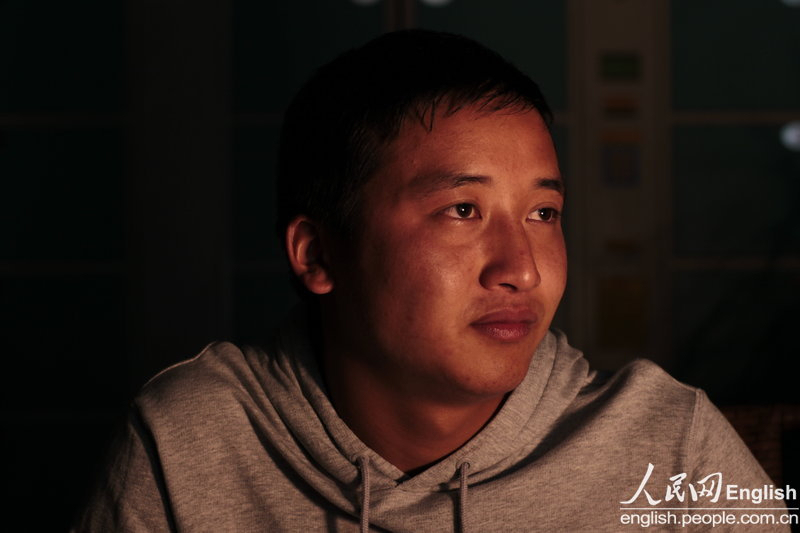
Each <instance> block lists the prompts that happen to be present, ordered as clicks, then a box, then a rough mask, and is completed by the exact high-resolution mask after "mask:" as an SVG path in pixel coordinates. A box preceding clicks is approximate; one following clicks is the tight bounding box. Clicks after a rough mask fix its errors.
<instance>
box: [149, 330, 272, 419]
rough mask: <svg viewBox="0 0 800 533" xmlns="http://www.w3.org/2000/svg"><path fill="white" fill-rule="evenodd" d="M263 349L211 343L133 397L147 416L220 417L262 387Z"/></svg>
mask: <svg viewBox="0 0 800 533" xmlns="http://www.w3.org/2000/svg"><path fill="white" fill-rule="evenodd" d="M266 358H267V356H266V354H265V353H264V352H262V351H259V350H256V349H252V348H246V349H244V350H243V349H240V348H239V347H238V346H236V345H234V344H232V343H229V342H216V343H212V344H209V345H208V346H206V348H205V349H204V350H203V351H201V352H200V353H199V354H198V355H196V356H194V357H192V358H191V359H187V360H185V361H181V362H179V363H176V364H174V365H172V366H170V367H168V368H166V369H164V370H162V371H161V372H159V373H158V374H156V376H154V377H153V378H152V379H150V380H149V381H148V382H147V383H146V384H145V385H144V387H142V390H141V391H140V393H139V394H138V395H137V397H136V399H135V400H134V404H135V406H136V407H137V408H138V410H139V411H140V412H141V413H142V415H143V417H144V418H145V419H151V418H166V417H169V418H173V419H181V418H184V417H189V418H197V417H204V416H217V414H218V413H224V412H225V411H226V410H227V409H230V408H232V407H234V406H236V405H238V404H240V403H242V400H243V397H244V396H252V395H253V394H257V391H258V390H259V389H261V388H262V386H261V384H260V382H261V380H260V378H259V367H261V366H263V365H264V364H265V361H266Z"/></svg>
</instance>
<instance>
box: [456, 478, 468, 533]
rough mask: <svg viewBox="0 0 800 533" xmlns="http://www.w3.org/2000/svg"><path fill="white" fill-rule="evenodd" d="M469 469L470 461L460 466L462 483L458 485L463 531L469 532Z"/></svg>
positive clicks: (459, 509) (464, 532) (462, 532)
mask: <svg viewBox="0 0 800 533" xmlns="http://www.w3.org/2000/svg"><path fill="white" fill-rule="evenodd" d="M468 470H469V463H466V462H464V463H461V464H460V465H459V466H458V473H459V474H460V478H461V483H460V485H459V487H458V519H459V521H460V522H461V533H466V532H467V489H468V488H469V483H468V481H467V471H468Z"/></svg>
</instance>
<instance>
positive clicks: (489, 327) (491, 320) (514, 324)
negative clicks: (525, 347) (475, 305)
mask: <svg viewBox="0 0 800 533" xmlns="http://www.w3.org/2000/svg"><path fill="white" fill-rule="evenodd" d="M537 321H538V316H537V315H536V313H534V312H533V311H531V310H529V309H503V310H499V311H493V312H491V313H487V314H485V315H483V316H482V317H480V318H479V319H477V320H476V321H474V322H472V323H471V324H470V326H472V328H473V329H475V330H476V331H478V332H479V333H481V334H482V335H485V336H486V337H489V338H490V339H492V340H495V341H500V342H515V341H519V340H522V339H524V338H525V337H527V336H528V335H529V334H530V333H531V331H532V330H533V327H534V325H535V324H536V322H537Z"/></svg>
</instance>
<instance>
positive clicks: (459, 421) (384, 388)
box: [322, 351, 504, 474]
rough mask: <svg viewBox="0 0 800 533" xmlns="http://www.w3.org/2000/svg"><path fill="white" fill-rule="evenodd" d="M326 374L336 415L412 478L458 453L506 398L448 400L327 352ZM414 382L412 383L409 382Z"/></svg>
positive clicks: (400, 377) (405, 378)
mask: <svg viewBox="0 0 800 533" xmlns="http://www.w3.org/2000/svg"><path fill="white" fill-rule="evenodd" d="M322 362H323V365H322V366H323V370H324V373H325V378H326V381H327V385H328V389H329V391H330V395H331V401H332V402H333V405H334V407H335V408H336V411H337V412H338V414H339V416H340V417H341V418H342V420H344V421H345V423H346V424H347V425H348V426H349V427H350V429H351V430H352V431H353V432H354V433H355V434H356V435H357V436H358V437H359V439H361V441H362V442H364V444H366V445H367V446H369V447H370V448H371V449H372V450H374V451H375V452H377V453H378V454H379V455H380V456H381V457H383V458H384V459H386V460H387V461H389V462H390V463H392V464H393V465H394V466H396V467H397V468H398V469H399V470H402V471H403V472H405V473H408V474H413V473H415V472H416V471H419V470H420V469H422V468H424V467H426V466H428V465H430V464H432V463H435V462H436V461H438V460H440V459H442V458H444V457H446V456H447V455H449V454H450V453H452V452H454V451H455V450H457V449H458V448H460V447H461V446H462V445H463V444H464V443H466V442H467V441H468V440H469V439H471V438H472V437H473V436H474V435H475V434H476V433H478V431H480V430H481V428H483V426H485V425H486V423H487V422H488V421H489V420H490V419H491V418H492V416H493V415H494V413H495V412H496V411H497V409H498V408H499V407H500V405H501V404H502V402H503V399H504V396H498V397H494V396H492V397H481V398H464V397H461V398H457V399H449V400H447V401H446V400H445V399H444V398H443V397H442V395H441V394H439V395H436V396H429V395H425V394H421V393H420V391H415V390H414V389H413V388H412V387H409V386H407V385H404V384H408V383H413V378H412V377H411V376H408V375H397V374H395V373H391V374H390V375H389V376H388V378H387V377H386V375H387V374H389V373H388V372H380V371H378V370H375V369H373V368H372V366H371V365H369V364H367V363H364V362H363V361H362V360H360V359H358V358H351V357H347V356H346V355H345V354H339V353H336V354H334V353H330V352H328V351H326V352H324V356H323V361H322ZM409 378H411V379H409Z"/></svg>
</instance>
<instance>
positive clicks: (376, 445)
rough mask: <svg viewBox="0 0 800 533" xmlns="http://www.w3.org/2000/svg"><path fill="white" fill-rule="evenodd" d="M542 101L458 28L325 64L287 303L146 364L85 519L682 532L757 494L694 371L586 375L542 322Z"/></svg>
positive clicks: (146, 523) (290, 147)
mask: <svg viewBox="0 0 800 533" xmlns="http://www.w3.org/2000/svg"><path fill="white" fill-rule="evenodd" d="M549 122H550V111H549V109H548V107H547V104H546V103H545V101H544V99H543V97H542V95H541V94H540V92H539V89H538V87H537V86H536V84H535V83H534V82H532V81H531V80H530V79H528V78H527V77H526V76H524V75H523V74H522V73H520V72H519V71H518V70H517V69H516V68H514V67H513V66H511V65H510V64H508V63H507V62H505V61H504V60H503V59H502V58H500V57H499V56H497V55H496V54H494V53H493V52H491V51H489V50H487V49H485V48H483V47H482V46H480V45H478V44H477V43H474V42H472V41H470V40H467V39H464V38H461V37H456V36H453V35H447V34H439V33H433V32H426V31H409V32H400V33H394V34H388V35H385V36H383V37H380V38H378V39H376V40H375V41H373V42H371V43H368V44H367V45H365V46H364V47H362V48H360V49H357V50H354V51H351V52H348V53H347V54H345V55H343V56H341V57H340V58H338V59H336V60H335V61H334V62H332V63H330V64H329V65H326V66H325V67H323V68H322V69H320V70H319V71H318V72H317V73H316V75H315V76H314V77H313V78H312V79H311V80H310V81H309V82H308V83H307V84H306V86H305V87H304V88H303V89H302V90H301V91H300V93H299V94H298V96H297V97H296V99H295V101H294V102H293V104H292V106H291V107H290V109H289V111H288V112H287V115H286V121H285V126H284V131H283V137H282V144H281V152H280V165H279V166H280V168H279V199H280V205H279V226H280V228H279V230H280V234H281V238H282V239H284V241H285V244H286V251H287V255H288V258H289V263H290V265H291V268H292V270H293V272H294V274H295V275H296V281H297V283H298V285H299V288H300V290H301V291H303V293H304V294H305V296H306V300H307V305H306V306H304V308H303V309H300V310H297V311H296V312H295V314H294V315H293V317H292V318H291V319H290V320H289V321H288V322H287V323H286V324H285V325H284V326H283V327H282V328H281V329H280V331H279V332H278V334H277V336H276V340H275V341H274V343H273V344H272V345H271V346H268V347H267V348H266V349H265V350H260V349H254V348H246V349H243V350H241V349H239V348H237V347H235V346H233V345H230V344H213V345H211V346H209V347H208V348H207V349H206V350H205V351H204V352H203V353H201V354H200V355H199V356H197V357H195V358H194V359H192V360H190V361H187V362H185V363H181V364H179V365H177V366H175V367H172V368H170V369H168V370H166V371H164V372H162V373H161V374H160V375H158V376H157V377H156V378H154V379H153V380H152V381H151V382H150V383H148V385H146V386H145V388H144V390H143V391H142V393H141V395H140V396H139V397H138V398H137V400H136V402H135V405H134V409H133V411H132V416H131V420H130V423H129V425H128V431H127V435H126V437H125V439H124V440H123V441H122V443H121V444H120V445H119V447H118V449H117V450H116V454H115V460H114V461H113V463H112V465H111V467H110V469H109V471H108V475H107V478H106V479H105V480H104V486H103V487H102V488H101V490H100V491H99V492H98V496H97V497H96V498H95V500H94V501H93V502H92V504H91V505H90V507H89V509H88V511H87V513H86V515H85V516H84V519H83V522H82V524H81V526H80V529H81V530H87V531H112V530H120V531H170V530H175V531H265V530H266V531H303V530H310V531H354V530H358V529H359V528H360V530H361V531H367V530H369V529H370V528H374V529H375V530H381V531H385V530H388V531H414V532H417V531H454V530H455V531H532V530H538V531H583V530H591V531H618V530H620V529H622V528H624V524H626V523H629V522H626V521H630V520H638V522H633V523H634V524H636V525H635V526H634V527H636V528H639V527H641V525H640V524H641V520H644V519H645V518H642V517H641V516H649V517H650V518H647V520H653V524H654V525H656V524H659V527H661V528H665V529H675V530H678V529H680V524H681V522H683V523H684V525H685V520H686V517H689V518H690V519H691V518H692V517H694V516H697V517H700V518H699V520H698V522H697V524H701V523H702V524H705V523H707V522H705V520H707V519H708V517H707V516H706V515H708V516H711V514H712V511H707V510H706V511H695V512H694V513H690V512H689V511H687V509H689V508H719V509H720V512H721V510H722V509H723V508H725V507H754V506H756V505H754V504H753V505H741V504H742V502H741V501H738V500H733V499H728V498H727V497H725V493H724V489H725V487H726V486H728V485H736V486H738V487H741V488H750V489H755V488H762V487H764V486H767V485H770V482H769V479H768V478H767V477H766V475H765V474H764V472H763V471H762V469H761V468H760V467H759V465H758V464H757V462H756V461H755V460H754V459H753V457H752V456H751V455H750V453H749V452H748V450H747V448H746V447H745V445H744V444H743V443H742V441H741V440H740V439H739V438H738V437H737V436H736V434H735V432H734V431H733V430H732V429H731V428H730V426H729V425H728V424H727V422H726V421H725V420H724V418H723V417H722V415H721V414H720V413H719V412H718V411H717V410H716V409H715V408H714V407H713V406H712V405H711V404H710V403H709V402H708V400H707V398H706V396H705V395H704V394H703V393H702V392H700V391H698V390H696V389H692V388H690V387H687V386H684V385H681V384H679V383H677V382H675V381H674V380H672V379H671V378H670V377H669V376H667V375H666V374H665V373H664V372H663V371H661V370H660V369H659V368H657V367H656V366H655V365H653V364H651V363H646V362H637V363H634V364H632V365H630V366H628V367H626V368H624V369H623V370H622V371H620V372H619V373H617V374H616V375H615V376H613V377H611V378H609V379H601V378H600V377H599V376H598V375H597V374H596V373H595V372H593V371H591V370H590V369H589V367H588V364H587V362H586V360H585V359H583V357H582V355H581V354H580V352H578V351H576V350H574V349H573V348H571V347H570V346H569V345H568V344H567V341H566V338H565V337H564V335H563V334H561V333H559V332H555V331H549V326H550V322H551V320H552V318H553V315H554V313H555V311H556V308H557V306H558V303H559V300H560V298H561V295H562V292H563V290H564V285H565V279H566V255H565V247H564V239H563V235H562V231H561V225H560V216H561V212H562V210H563V205H564V183H563V180H562V178H561V175H560V173H559V168H558V162H557V159H556V154H555V151H554V149H553V144H552V141H551V138H550V134H549V131H548V124H549ZM720 490H722V491H723V492H722V493H720V492H719V491H720ZM768 503H770V504H771V505H766V503H765V505H764V506H765V507H778V506H780V502H777V503H776V502H773V501H770V502H768ZM627 508H641V509H645V510H632V511H631V510H625V509H627ZM647 513H650V514H649V515H648V514H647ZM653 513H656V514H655V515H654V514H653ZM669 513H674V515H675V517H674V518H670V516H671V515H670V514H669ZM703 513H705V514H703ZM765 513H770V511H765ZM717 514H718V513H717ZM729 514H732V515H734V516H733V517H734V519H738V515H735V512H730V513H729ZM633 515H636V516H638V517H639V518H632V516H633ZM639 515H641V516H639ZM654 516H661V517H662V518H653V517H654ZM771 516H772V515H771ZM781 516H782V515H781V513H780V512H774V518H775V519H776V520H780V518H781ZM626 517H627V518H626ZM658 520H661V521H662V522H661V523H659V522H657V521H658ZM671 520H674V521H675V522H670V521H671ZM709 520H713V518H710V519H709ZM690 523H691V522H690ZM708 523H710V522H708ZM776 523H779V522H773V523H771V524H770V526H769V527H768V528H767V529H768V530H772V531H774V530H776V529H779V528H780V526H777V525H775V524H776ZM757 529H758V528H752V529H748V531H749V530H757Z"/></svg>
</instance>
